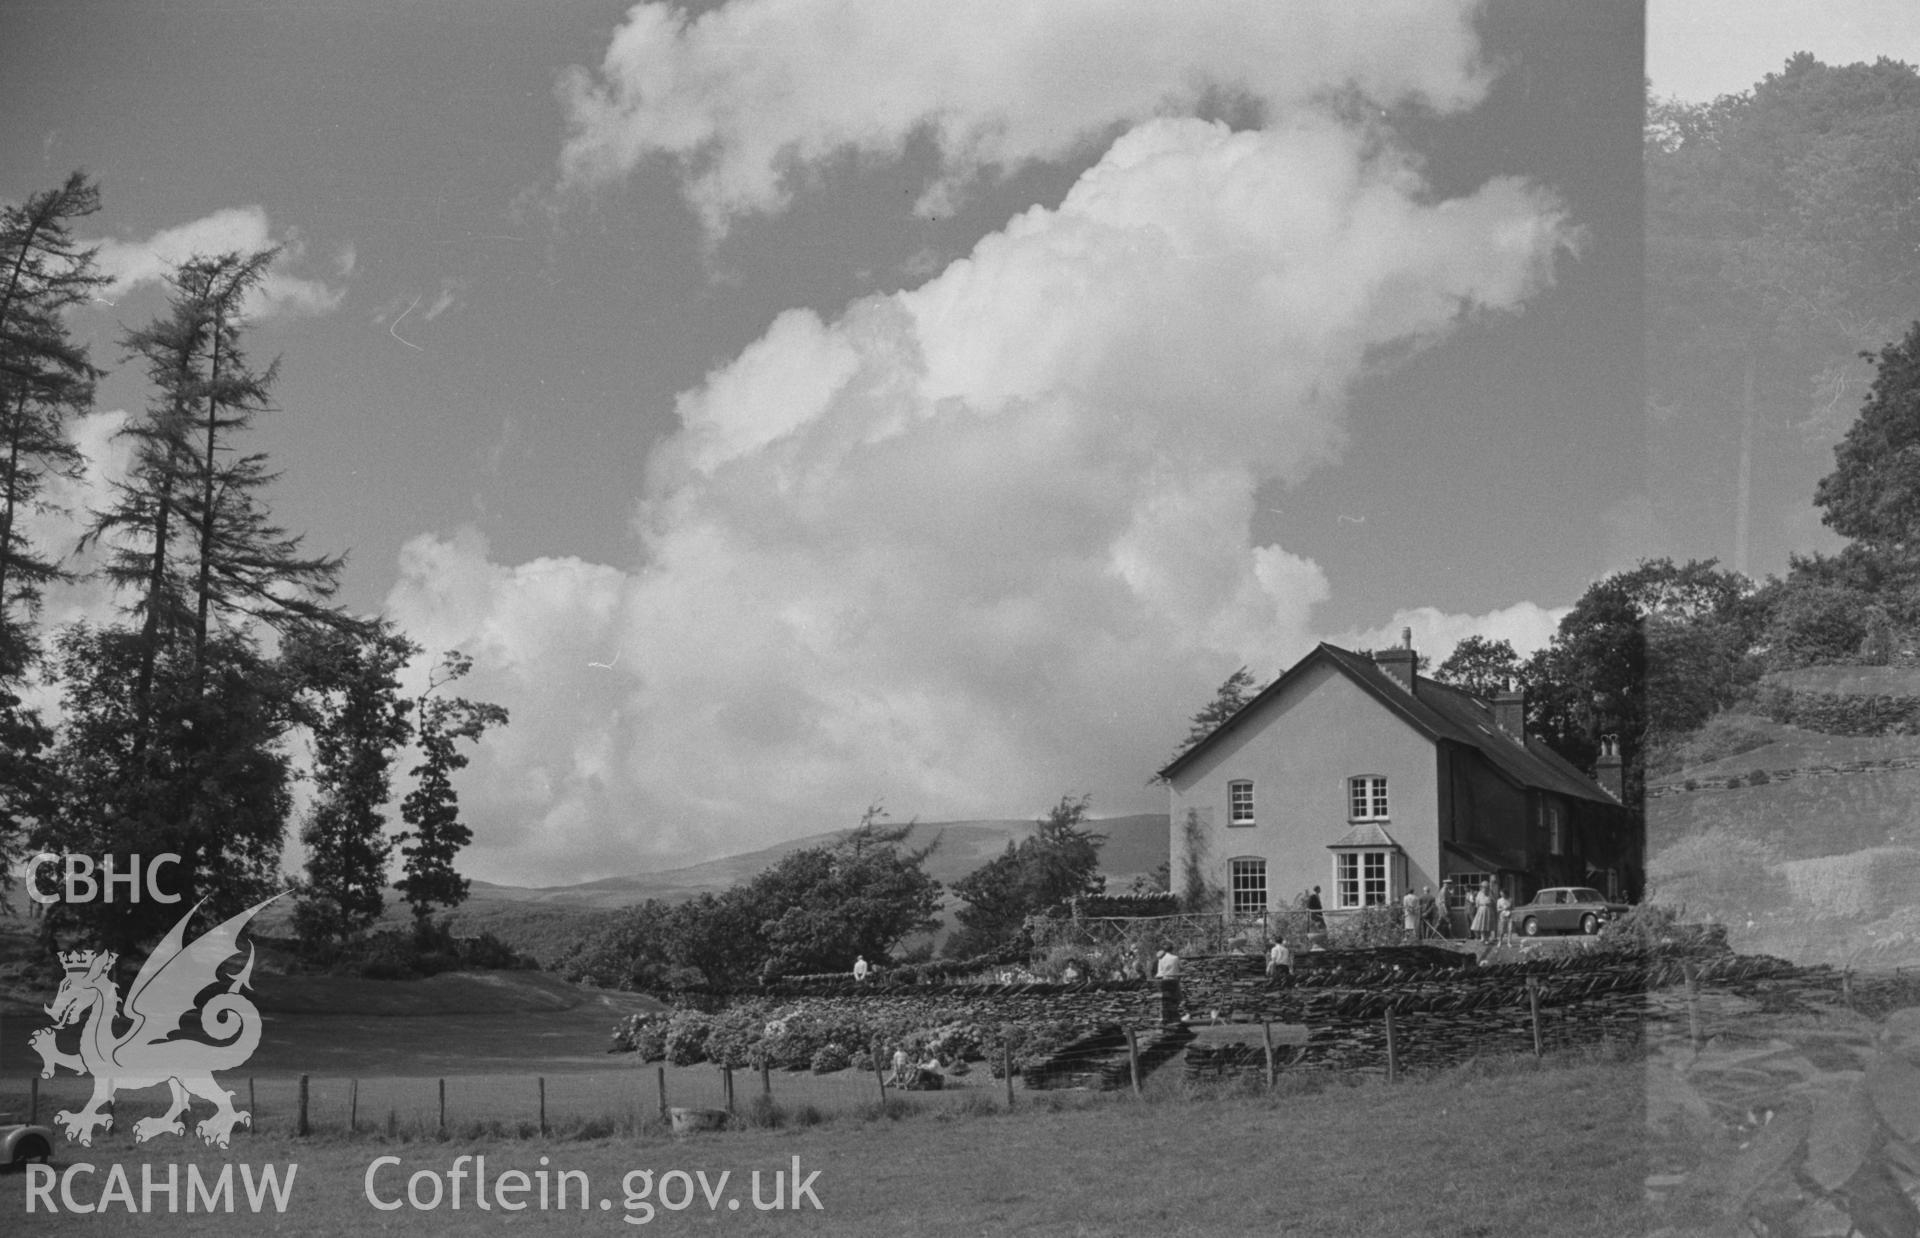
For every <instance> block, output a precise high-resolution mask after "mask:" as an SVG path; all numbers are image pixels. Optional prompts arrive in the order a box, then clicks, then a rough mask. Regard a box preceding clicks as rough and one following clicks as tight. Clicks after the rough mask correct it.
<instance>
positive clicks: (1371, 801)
mask: <svg viewBox="0 0 1920 1238" xmlns="http://www.w3.org/2000/svg"><path fill="white" fill-rule="evenodd" d="M1386 819H1387V780H1386V778H1385V776H1383V775H1380V774H1362V775H1360V776H1359V777H1356V778H1349V779H1347V820H1349V821H1385V820H1386Z"/></svg>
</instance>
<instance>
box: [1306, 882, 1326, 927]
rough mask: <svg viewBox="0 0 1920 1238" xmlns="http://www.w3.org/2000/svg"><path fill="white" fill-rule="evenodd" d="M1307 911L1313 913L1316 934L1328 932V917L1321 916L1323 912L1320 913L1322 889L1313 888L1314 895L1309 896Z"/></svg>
mask: <svg viewBox="0 0 1920 1238" xmlns="http://www.w3.org/2000/svg"><path fill="white" fill-rule="evenodd" d="M1307 910H1308V911H1310V912H1312V913H1313V931H1314V932H1316V933H1324V932H1326V931H1327V917H1326V916H1325V915H1323V914H1321V911H1320V887H1319V886H1315V887H1313V893H1311V894H1309V895H1307Z"/></svg>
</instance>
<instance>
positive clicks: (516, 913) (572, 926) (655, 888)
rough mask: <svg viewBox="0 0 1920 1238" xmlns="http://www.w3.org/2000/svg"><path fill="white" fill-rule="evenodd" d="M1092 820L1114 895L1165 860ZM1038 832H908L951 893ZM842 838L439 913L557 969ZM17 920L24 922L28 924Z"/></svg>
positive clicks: (1009, 824) (1158, 824)
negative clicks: (646, 915) (633, 911)
mask: <svg viewBox="0 0 1920 1238" xmlns="http://www.w3.org/2000/svg"><path fill="white" fill-rule="evenodd" d="M1088 824H1089V825H1090V826H1091V827H1092V828H1093V829H1094V830H1096V831H1098V832H1099V833H1102V834H1105V835H1106V836H1107V841H1106V843H1105V844H1104V845H1103V846H1102V847H1101V850H1100V859H1101V865H1100V868H1101V872H1102V873H1103V874H1104V875H1105V876H1106V878H1107V884H1108V888H1110V889H1122V888H1124V887H1125V886H1126V885H1127V883H1128V882H1129V881H1131V880H1132V879H1133V878H1134V877H1135V876H1137V875H1143V874H1147V873H1151V872H1152V871H1153V870H1154V869H1155V868H1156V867H1157V866H1158V865H1159V864H1160V863H1161V862H1162V861H1164V860H1165V859H1166V858H1167V845H1168V844H1167V837H1168V835H1167V817H1166V815H1165V814H1164V813H1144V814H1141V815H1139V816H1132V817H1108V818H1106V819H1104V820H1098V821H1092V822H1089V823H1088ZM1033 828H1034V823H1033V822H1032V821H1030V820H1013V821H929V822H920V823H916V824H915V825H914V826H913V828H912V830H911V831H909V833H908V835H907V839H906V844H907V845H908V846H910V847H924V846H926V845H927V844H928V843H929V842H931V841H933V840H934V839H935V838H936V837H937V838H938V839H939V846H937V847H936V848H934V851H933V854H932V855H930V856H928V857H927V871H928V872H929V873H931V874H932V875H933V877H934V878H935V879H937V880H938V881H940V882H941V883H942V884H943V885H946V886H948V887H951V886H952V885H953V883H954V882H955V881H958V880H959V879H960V878H962V877H964V876H966V875H967V874H968V873H970V872H972V871H973V870H974V869H976V868H979V867H980V866H981V865H982V864H985V863H986V862H987V861H989V860H991V859H993V857H995V856H996V855H999V854H1000V853H1001V852H1002V851H1005V850H1006V848H1007V844H1008V843H1009V842H1014V841H1017V840H1019V839H1022V838H1026V837H1027V836H1029V835H1031V834H1032V833H1033ZM846 833H847V831H845V830H835V831H830V832H828V833H825V834H814V835H810V836H808V837H806V838H796V839H793V840H791V841H788V842H782V843H776V844H774V845H773V846H771V847H763V848H761V849H760V850H758V851H749V852H745V853H743V854H740V855H730V856H725V857H723V858H721V859H718V860H708V861H706V862H705V863H702V864H690V865H687V866H685V867H683V868H669V869H662V870H660V871H659V872H653V873H634V874H632V875H630V876H625V877H607V878H603V879H601V880H599V881H586V882H581V883H579V884H577V885H564V886H539V887H528V886H510V885H496V884H494V883H493V882H488V881H475V882H473V883H472V888H471V890H470V891H469V892H468V897H467V901H466V902H464V903H462V904H461V905H460V906H459V907H457V908H456V909H454V910H453V911H451V912H447V913H443V915H444V919H445V921H446V923H447V926H448V927H449V928H450V929H452V930H453V932H455V933H457V934H460V935H462V936H477V935H479V934H481V933H491V934H493V935H494V936H495V937H498V938H499V939H500V940H502V941H504V942H506V943H507V944H508V945H510V946H512V947H513V948H514V949H515V950H518V951H521V952H523V953H525V954H529V955H531V956H532V957H534V958H535V959H538V960H539V961H540V962H541V963H542V964H543V965H551V964H553V963H554V962H556V961H557V960H559V959H561V958H564V957H565V956H566V955H567V953H568V952H569V951H570V950H571V949H572V948H573V947H574V946H575V945H577V944H578V943H579V942H580V941H582V940H583V939H585V938H586V937H588V936H591V935H592V934H594V933H596V932H598V931H600V930H601V929H602V928H603V927H605V926H606V925H607V924H608V923H610V922H611V921H612V919H613V918H614V916H615V914H616V913H617V912H618V911H619V910H620V909H621V908H623V907H632V906H635V905H637V904H639V903H643V902H645V901H647V900H648V899H650V898H657V899H661V900H663V901H665V902H669V903H678V902H685V901H686V900H688V899H693V898H698V897H699V896H700V895H702V894H709V893H710V894H718V893H720V892H721V891H722V890H726V889H728V888H730V887H732V886H734V885H736V884H738V883H740V882H742V881H746V880H748V879H749V878H751V877H753V876H754V875H756V874H757V873H760V872H762V871H763V870H765V869H766V868H767V867H769V866H770V865H772V864H774V863H776V862H778V861H779V860H780V859H781V858H782V857H784V856H788V855H791V854H792V853H794V852H795V851H799V850H802V849H803V848H807V847H817V846H820V845H822V844H826V843H831V842H833V841H834V840H835V839H837V838H839V837H841V836H842V835H844V834H846ZM10 901H12V902H14V903H15V904H16V906H15V907H14V908H13V910H14V911H16V912H24V909H25V900H24V898H22V897H21V896H20V892H19V890H17V889H16V890H15V891H14V892H13V899H12V900H10ZM946 901H947V905H948V915H949V916H950V915H951V909H952V905H953V902H954V900H953V898H952V896H951V894H949V895H948V897H947V900H946ZM291 918H292V910H291V908H290V907H289V906H288V905H287V902H286V900H282V901H281V902H279V903H276V904H275V905H273V906H272V907H270V908H268V909H267V910H266V911H265V912H263V913H262V914H261V916H260V919H259V922H258V923H259V928H260V930H261V931H263V932H265V933H268V934H285V933H287V932H288V931H290V930H289V927H288V926H289V924H290V922H291ZM411 920H412V915H411V913H410V912H409V910H408V908H407V904H406V900H405V899H404V898H402V897H401V896H400V892H399V891H397V890H391V889H390V890H388V891H387V906H386V911H385V912H384V913H383V914H382V916H381V927H384V928H401V927H404V926H405V925H407V924H408V923H410V922H411ZM21 923H22V924H24V923H25V921H24V918H23V919H22V920H21Z"/></svg>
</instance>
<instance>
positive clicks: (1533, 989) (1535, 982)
mask: <svg viewBox="0 0 1920 1238" xmlns="http://www.w3.org/2000/svg"><path fill="white" fill-rule="evenodd" d="M1527 1009H1528V1012H1529V1014H1530V1015H1531V1017H1532V1019H1533V1056H1535V1057H1540V1056H1541V1055H1542V1054H1543V1053H1544V1052H1545V1048H1544V1045H1543V1042H1542V1041H1541V1038H1540V980H1539V978H1538V977H1536V976H1528V977H1527Z"/></svg>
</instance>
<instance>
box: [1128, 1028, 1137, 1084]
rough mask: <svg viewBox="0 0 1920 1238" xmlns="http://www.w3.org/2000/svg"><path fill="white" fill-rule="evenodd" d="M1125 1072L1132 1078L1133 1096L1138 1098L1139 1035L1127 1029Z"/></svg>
mask: <svg viewBox="0 0 1920 1238" xmlns="http://www.w3.org/2000/svg"><path fill="white" fill-rule="evenodd" d="M1127 1074H1128V1075H1129V1076H1130V1077H1131V1078H1132V1079H1133V1098H1134V1099H1135V1100H1139V1099H1140V1037H1139V1035H1138V1034H1136V1033H1135V1032H1134V1030H1133V1029H1132V1028H1128V1029H1127Z"/></svg>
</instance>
